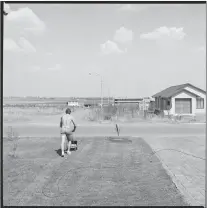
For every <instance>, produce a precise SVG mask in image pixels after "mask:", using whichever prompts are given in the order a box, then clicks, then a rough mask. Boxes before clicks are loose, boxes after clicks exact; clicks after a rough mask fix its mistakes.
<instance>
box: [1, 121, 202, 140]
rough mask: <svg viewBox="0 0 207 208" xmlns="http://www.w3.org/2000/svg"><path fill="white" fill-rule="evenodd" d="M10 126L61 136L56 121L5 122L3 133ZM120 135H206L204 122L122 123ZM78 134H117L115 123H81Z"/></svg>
mask: <svg viewBox="0 0 207 208" xmlns="http://www.w3.org/2000/svg"><path fill="white" fill-rule="evenodd" d="M8 126H12V127H13V128H14V129H15V130H16V131H17V132H18V134H19V135H20V136H23V137H26V136H29V137H36V136H39V137H44V136H52V137H53V136H54V137H56V136H59V135H60V134H59V133H60V129H59V127H58V124H54V123H48V124H44V123H18V124H17V123H14V124H12V123H10V124H6V123H5V124H4V132H3V135H4V136H7V132H8ZM119 127H120V135H122V136H143V135H153V134H156V135H204V134H205V125H204V124H198V125H196V124H152V123H139V124H120V125H119ZM76 135H77V136H115V135H117V133H116V131H115V125H114V124H100V125H99V124H94V125H86V124H82V125H79V126H78V128H77V131H76Z"/></svg>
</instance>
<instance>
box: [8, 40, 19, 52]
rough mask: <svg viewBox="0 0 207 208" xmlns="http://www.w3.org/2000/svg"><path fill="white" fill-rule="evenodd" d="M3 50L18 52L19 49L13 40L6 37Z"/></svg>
mask: <svg viewBox="0 0 207 208" xmlns="http://www.w3.org/2000/svg"><path fill="white" fill-rule="evenodd" d="M4 50H6V51H11V52H20V50H21V49H20V47H19V46H18V45H17V43H16V42H15V41H14V40H12V39H10V38H6V39H4Z"/></svg>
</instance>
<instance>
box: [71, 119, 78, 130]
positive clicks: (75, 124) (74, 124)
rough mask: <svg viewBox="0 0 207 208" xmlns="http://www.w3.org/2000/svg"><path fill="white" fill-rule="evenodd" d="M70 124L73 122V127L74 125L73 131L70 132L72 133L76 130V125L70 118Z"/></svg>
mask: <svg viewBox="0 0 207 208" xmlns="http://www.w3.org/2000/svg"><path fill="white" fill-rule="evenodd" d="M72 122H73V125H74V129H73V131H72V132H74V131H75V130H76V127H77V126H76V124H75V121H74V119H73V118H72Z"/></svg>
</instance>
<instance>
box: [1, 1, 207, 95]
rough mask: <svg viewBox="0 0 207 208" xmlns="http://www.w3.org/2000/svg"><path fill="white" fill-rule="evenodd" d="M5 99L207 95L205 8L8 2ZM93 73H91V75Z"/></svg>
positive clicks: (193, 6) (5, 29)
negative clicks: (187, 86)
mask: <svg viewBox="0 0 207 208" xmlns="http://www.w3.org/2000/svg"><path fill="white" fill-rule="evenodd" d="M4 9H5V11H6V12H8V15H7V16H5V17H4V42H3V44H4V46H3V56H4V57H3V64H4V65H3V93H4V94H3V95H4V96H48V97H71V96H72V97H94V96H97V97H98V96H100V95H101V79H102V81H103V86H102V89H103V96H114V97H124V98H126V97H127V98H140V97H147V96H152V95H154V94H155V93H157V92H159V91H161V90H163V89H165V88H167V87H170V86H173V85H177V84H184V83H191V84H193V85H195V86H197V87H199V88H201V89H204V90H206V5H205V4H69V3H68V4H49V3H48V4H38V3H36V4H34V3H33V4H4ZM89 73H91V75H90V74H89Z"/></svg>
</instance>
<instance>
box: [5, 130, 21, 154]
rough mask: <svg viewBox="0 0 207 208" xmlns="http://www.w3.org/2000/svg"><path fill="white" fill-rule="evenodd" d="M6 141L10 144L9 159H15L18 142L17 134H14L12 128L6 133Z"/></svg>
mask: <svg viewBox="0 0 207 208" xmlns="http://www.w3.org/2000/svg"><path fill="white" fill-rule="evenodd" d="M7 137H8V140H9V141H11V142H12V150H11V152H10V153H9V156H10V157H11V158H17V148H18V142H19V138H20V137H19V134H18V132H16V131H15V130H14V129H13V127H12V126H9V127H8V132H7Z"/></svg>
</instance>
